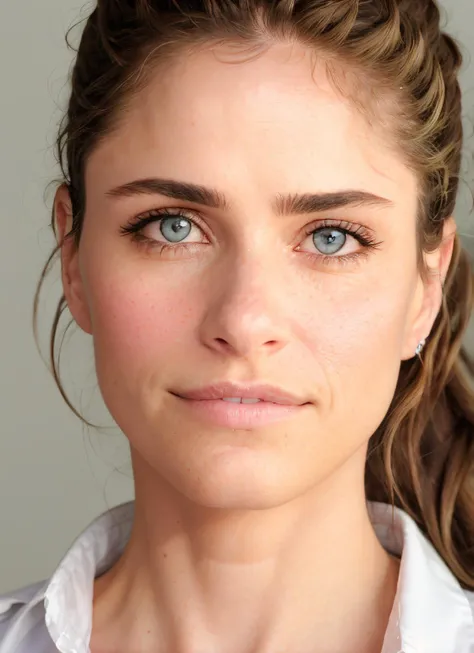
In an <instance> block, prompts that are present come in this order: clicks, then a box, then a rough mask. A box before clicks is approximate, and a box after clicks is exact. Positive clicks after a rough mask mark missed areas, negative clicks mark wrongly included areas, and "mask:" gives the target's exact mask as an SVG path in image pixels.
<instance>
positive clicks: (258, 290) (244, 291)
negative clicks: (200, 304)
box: [200, 261, 291, 359]
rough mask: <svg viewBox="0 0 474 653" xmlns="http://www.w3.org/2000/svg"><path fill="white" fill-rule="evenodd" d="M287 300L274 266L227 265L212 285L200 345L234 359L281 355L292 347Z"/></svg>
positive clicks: (257, 264)
mask: <svg viewBox="0 0 474 653" xmlns="http://www.w3.org/2000/svg"><path fill="white" fill-rule="evenodd" d="M285 297H286V299H285ZM288 297H291V294H290V293H285V291H284V289H283V287H282V283H281V276H279V275H278V273H277V271H276V270H275V266H274V265H265V264H264V263H262V262H249V261H244V262H243V261H240V262H239V263H235V264H232V265H227V266H226V269H225V270H221V272H220V273H219V274H216V273H214V274H213V277H212V281H211V283H210V285H209V294H208V295H207V301H206V309H205V311H204V316H203V320H202V322H201V328H200V338H201V341H202V342H203V343H204V345H205V346H206V347H207V348H209V349H212V350H214V351H215V352H217V353H219V354H221V355H225V356H232V357H235V358H246V359H249V358H252V357H255V356H256V355H259V354H266V355H271V354H275V353H277V352H278V351H280V350H281V349H283V348H284V347H285V346H287V344H288V343H289V342H290V328H289V316H290V315H291V307H290V306H288ZM285 315H286V317H285Z"/></svg>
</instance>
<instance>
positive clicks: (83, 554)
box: [0, 502, 474, 653]
mask: <svg viewBox="0 0 474 653" xmlns="http://www.w3.org/2000/svg"><path fill="white" fill-rule="evenodd" d="M369 513H370V516H371V520H372V524H373V526H374V529H375V532H376V533H377V536H378V538H379V540H380V542H381V543H382V545H383V546H384V547H385V549H386V550H387V551H389V552H390V553H392V554H394V555H397V556H399V557H401V564H400V577H399V581H398V589H397V594H396V598H395V602H394V606H393V610H392V613H391V616H390V620H389V624H388V628H387V632H386V635H385V640H384V645H383V650H382V652H381V653H474V616H473V610H474V594H473V593H471V592H466V591H463V589H462V588H461V587H460V585H459V583H458V582H457V580H456V579H455V577H454V576H453V574H452V573H451V572H450V570H449V569H448V567H447V566H446V565H445V563H444V562H443V561H442V559H441V558H440V557H439V555H438V554H437V553H436V551H435V550H434V548H433V546H432V545H431V544H430V543H429V542H428V541H427V540H426V538H425V537H424V536H423V534H422V533H421V531H420V530H419V529H418V527H417V526H416V524H415V523H414V521H413V520H412V519H411V518H410V517H408V515H406V514H405V513H404V512H402V511H401V510H397V509H395V510H394V511H392V508H391V506H387V505H385V504H381V503H370V504H369ZM133 515H134V503H133V502H130V503H126V504H123V505H121V506H118V507H116V508H113V509H112V510H110V511H108V512H106V513H104V514H103V515H101V516H100V517H98V518H97V519H96V520H95V521H94V522H93V523H92V524H91V525H90V526H89V527H88V528H86V529H85V531H84V532H83V533H82V535H80V536H79V537H78V538H77V540H76V541H75V543H74V544H73V546H72V547H71V548H70V550H69V552H68V553H67V554H66V556H65V557H64V559H63V560H62V562H61V564H60V565H59V567H58V568H57V570H56V571H55V573H54V574H53V576H52V578H51V579H49V580H48V581H45V582H43V583H37V584H36V585H31V586H29V587H26V588H24V589H22V590H19V591H17V592H13V593H11V594H9V595H7V596H2V597H0V653H57V651H60V652H61V653H90V651H89V641H90V635H91V630H92V598H93V587H94V578H95V577H97V576H99V575H100V574H102V573H103V572H105V571H106V570H107V569H109V568H110V567H111V566H112V565H113V564H114V562H115V561H116V560H117V559H118V558H119V557H120V555H121V553H122V552H123V549H124V547H125V544H126V542H127V541H128V538H129V536H130V532H131V526H132V521H133ZM392 517H393V519H392Z"/></svg>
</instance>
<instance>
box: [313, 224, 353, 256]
mask: <svg viewBox="0 0 474 653" xmlns="http://www.w3.org/2000/svg"><path fill="white" fill-rule="evenodd" d="M313 241H314V244H315V246H316V249H318V250H319V251H320V252H321V253H322V254H335V253H336V252H338V251H339V250H340V249H341V248H342V247H343V246H344V244H345V242H346V234H345V233H344V232H343V231H340V230H338V229H332V228H331V227H326V228H324V229H319V230H318V231H316V232H315V233H314V234H313Z"/></svg>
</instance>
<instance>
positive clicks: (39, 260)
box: [0, 0, 474, 593]
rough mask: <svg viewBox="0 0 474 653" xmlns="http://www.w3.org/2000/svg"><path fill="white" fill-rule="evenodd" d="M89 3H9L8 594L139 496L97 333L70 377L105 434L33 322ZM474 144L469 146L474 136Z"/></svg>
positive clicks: (4, 111) (0, 66)
mask: <svg viewBox="0 0 474 653" xmlns="http://www.w3.org/2000/svg"><path fill="white" fill-rule="evenodd" d="M444 6H445V8H446V10H447V17H448V28H449V30H450V31H451V33H452V34H453V35H454V36H455V37H456V38H457V39H459V40H460V41H461V43H462V44H463V46H464V49H465V50H466V51H467V50H469V49H471V52H472V50H473V49H474V3H473V2H472V0H445V2H444ZM90 7H91V3H87V4H84V3H83V2H81V1H80V0H42V2H38V0H23V2H13V1H12V0H10V1H8V0H1V2H0V79H1V91H0V117H1V123H0V173H1V174H0V197H1V213H0V226H1V231H0V278H1V279H2V282H1V284H0V316H1V321H0V352H1V359H0V360H1V366H0V390H1V392H0V416H1V437H0V593H1V592H5V591H7V590H10V589H13V588H16V587H21V586H23V585H27V584H30V583H32V582H35V581H37V580H41V579H43V578H47V577H48V576H49V575H50V574H51V573H52V571H53V570H54V568H55V567H56V565H57V564H58V562H59V560H60V559H61V557H62V555H63V554H64V552H65V551H66V550H67V548H68V547H69V546H70V544H71V542H72V541H73V539H74V538H75V537H76V536H77V534H78V533H79V532H80V531H81V530H82V528H83V527H84V526H86V525H87V524H88V523H89V522H90V521H91V520H92V519H93V518H94V517H95V516H97V515H98V514H99V513H101V512H103V511H104V510H106V509H107V508H109V507H111V506H113V505H116V504H118V503H121V502H122V501H126V500H129V499H131V498H132V497H133V483H132V475H131V470H130V464H129V458H128V449H127V446H126V441H125V438H124V436H123V435H122V434H121V433H120V431H119V430H118V428H116V427H114V426H113V423H112V420H111V418H110V416H108V414H107V413H106V411H105V409H104V407H103V405H102V402H101V399H100V396H99V393H98V390H97V387H96V382H95V378H94V366H93V354H92V346H91V340H90V338H89V337H88V336H85V335H84V334H82V333H81V332H79V331H74V330H72V331H71V332H70V333H71V335H70V336H69V337H68V338H67V339H66V343H65V348H64V356H63V359H64V360H63V378H64V379H65V381H66V387H67V389H68V391H69V392H70V394H71V397H72V399H73V401H74V402H75V405H76V406H80V407H81V409H82V410H83V411H84V412H85V414H86V416H87V417H88V418H89V419H91V421H93V422H95V423H97V424H101V425H103V426H104V428H103V429H101V431H100V432H97V431H94V430H87V429H85V428H83V427H82V425H81V424H80V422H79V421H78V420H77V419H76V418H75V417H74V416H73V415H72V414H71V413H70V412H69V409H68V408H67V407H66V405H65V404H64V403H63V400H62V398H61V397H60V395H59V392H58V391H57V390H56V387H55V385H54V383H53V380H52V377H51V376H50V374H49V372H48V370H47V369H46V367H45V365H44V363H43V362H42V360H41V358H40V356H39V354H38V352H37V350H36V348H35V344H34V340H33V335H32V328H31V307H32V298H33V294H34V291H35V287H36V283H37V280H38V277H39V274H40V270H41V268H42V266H43V264H44V262H45V261H46V258H47V256H48V255H49V252H50V250H51V248H52V246H53V239H52V235H51V233H50V230H49V227H48V224H49V221H50V208H51V203H52V198H53V192H54V186H50V187H49V189H48V188H47V186H48V184H49V183H50V182H51V181H52V180H53V179H55V178H56V177H57V175H58V170H57V168H56V165H55V162H54V157H53V151H52V145H53V142H54V138H55V133H56V127H57V123H58V120H59V119H60V118H61V115H62V113H61V112H62V109H63V108H64V106H65V101H66V97H67V74H68V69H69V66H70V63H71V57H72V54H71V53H70V52H69V51H68V50H67V49H66V46H65V43H64V38H63V37H64V34H65V32H66V30H67V28H68V27H69V26H70V25H72V24H73V23H74V22H76V20H77V19H78V18H80V17H81V16H85V15H86V14H87V13H88V12H89V10H90ZM76 33H77V32H76ZM466 55H467V60H466V64H465V67H464V70H463V74H462V84H463V88H464V91H465V112H466V115H467V116H468V117H469V118H470V121H472V118H473V113H474V111H473V108H474V66H473V65H472V64H471V62H470V60H469V59H470V58H469V54H468V53H467V52H466ZM470 121H469V120H467V121H466V129H467V130H469V133H470V132H471V131H472V122H470ZM467 145H468V148H469V149H470V150H471V153H472V148H473V146H474V138H470V139H469V141H468V143H467ZM471 157H472V154H469V152H467V156H466V166H465V169H464V171H463V176H464V179H465V180H466V181H468V182H469V183H470V184H471V187H473V188H474V169H473V166H472V163H471V164H469V165H468V160H469V159H470V158H471ZM469 209H470V196H469V194H468V192H467V188H466V187H464V188H463V190H462V192H461V197H460V201H459V204H458V211H457V219H458V224H459V229H460V231H461V233H463V234H465V240H466V245H467V246H468V247H469V248H470V251H471V252H473V253H474V214H471V215H470V216H469ZM471 234H473V235H471ZM471 243H472V245H471ZM59 292H60V269H59V265H57V266H56V268H55V270H54V272H53V273H52V274H51V275H50V278H49V281H48V283H47V284H46V287H45V291H44V293H43V300H42V310H41V315H42V318H43V319H42V321H41V329H40V335H41V342H42V345H43V348H44V349H43V351H45V352H47V345H48V326H49V324H50V318H51V316H52V311H53V310H54V305H55V301H56V300H57V298H58V297H59ZM471 339H472V336H471V335H470V336H469V340H471ZM473 342H474V340H473Z"/></svg>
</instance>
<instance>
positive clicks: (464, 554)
mask: <svg viewBox="0 0 474 653" xmlns="http://www.w3.org/2000/svg"><path fill="white" fill-rule="evenodd" d="M226 39H233V40H235V39H238V40H240V41H242V42H246V43H248V44H249V45H250V46H252V45H259V44H260V45H262V44H263V45H264V44H265V43H267V44H271V42H272V41H275V40H276V39H290V40H294V41H295V42H299V43H302V44H305V45H307V46H308V47H312V48H314V49H315V50H317V51H318V52H319V53H321V54H323V55H324V56H325V61H326V62H327V65H328V69H330V70H332V73H333V77H334V79H335V80H336V79H337V77H338V70H339V73H340V72H341V70H342V67H341V66H339V67H338V64H340V63H344V64H345V66H344V69H346V70H347V69H350V70H352V71H354V74H355V76H356V79H357V78H358V79H359V88H362V87H364V88H374V89H376V90H377V92H376V93H373V94H372V100H373V103H372V102H370V101H369V100H370V99H371V98H370V97H369V95H370V94H368V95H367V97H366V100H367V103H366V106H364V103H362V108H363V109H365V108H367V110H368V107H369V104H376V103H377V101H378V99H379V98H383V97H384V96H386V95H387V94H391V97H392V99H393V98H395V99H396V102H392V103H391V106H392V107H395V108H394V109H393V110H394V116H393V119H392V120H391V121H390V124H391V130H392V133H393V135H394V136H395V139H396V142H397V144H398V145H399V148H400V150H401V151H402V152H403V154H404V156H405V158H406V161H407V164H408V165H410V166H411V167H412V169H413V170H414V171H416V173H417V175H418V178H419V183H420V203H419V204H420V205H419V216H418V225H419V228H418V234H419V236H418V239H419V252H420V257H419V258H420V270H421V271H422V273H423V274H426V273H427V272H428V271H427V270H426V269H424V267H423V259H422V256H421V253H422V252H423V250H424V251H429V250H433V249H434V248H436V247H438V246H439V244H440V241H441V238H442V230H443V223H444V221H445V220H446V219H447V218H448V217H449V216H451V215H452V214H453V211H454V205H455V200H456V196H457V191H458V181H459V171H460V161H461V149H462V141H463V132H462V122H461V94H460V89H459V84H458V81H457V73H458V70H459V68H460V66H461V62H462V57H461V54H460V51H459V48H458V47H457V45H456V44H455V42H454V41H453V39H452V38H451V37H449V36H448V35H447V34H445V33H443V32H442V31H440V15H439V9H438V7H437V5H436V3H435V2H434V1H433V0H416V1H415V2H414V1H413V0H365V1H364V2H360V1H359V0H332V2H327V0H274V1H273V2H270V1H269V0H98V5H97V7H96V8H95V9H94V11H93V12H92V14H91V15H90V16H89V18H88V20H87V22H86V25H85V29H84V31H83V33H82V37H81V41H80V46H79V48H78V52H77V58H76V61H75V65H74V68H73V72H72V92H71V95H70V99H69V105H68V110H67V114H66V115H65V117H64V121H63V123H62V125H61V128H60V133H59V136H58V140H57V155H58V159H59V163H60V165H61V170H62V173H63V183H65V184H67V187H68V190H69V192H70V197H71V201H72V209H73V225H72V229H71V232H70V233H69V234H67V235H66V237H67V238H73V239H74V242H75V245H76V246H78V245H79V242H80V238H81V229H82V224H83V219H84V207H85V192H86V189H85V185H84V169H85V165H86V162H87V158H88V156H89V155H90V154H91V152H92V151H93V150H94V148H96V147H97V145H98V143H100V141H101V140H102V139H103V138H105V137H106V136H107V135H108V134H110V132H111V131H112V130H113V129H114V127H115V126H116V125H117V124H118V120H119V119H120V117H121V112H122V113H123V108H124V106H125V104H126V102H127V101H128V100H129V99H130V98H131V97H133V95H134V94H136V93H137V91H138V90H139V89H140V88H142V87H143V86H144V85H145V84H146V83H147V73H148V72H150V71H152V70H153V67H154V64H156V63H158V62H162V61H163V58H164V57H166V56H171V55H172V54H174V53H176V52H177V51H178V50H180V49H181V50H184V49H185V48H190V47H192V46H195V45H200V46H203V45H204V44H205V43H206V42H207V43H209V42H211V41H216V40H226ZM155 68H156V66H155ZM361 77H363V78H364V80H365V81H366V82H367V81H368V82H369V83H368V84H367V83H364V84H361V82H360V80H361ZM354 89H355V85H354ZM51 226H52V228H53V230H54V231H55V233H56V229H55V220H54V215H53V219H52V223H51ZM60 249H61V244H59V245H58V246H57V247H56V248H55V249H54V251H53V252H52V254H51V256H50V258H49V259H48V261H47V263H46V265H45V267H44V269H43V272H42V275H41V279H40V282H39V284H38V289H37V292H36V296H35V305H34V329H35V336H36V338H37V309H38V300H39V294H40V291H41V287H42V284H43V281H44V279H45V276H46V274H47V273H48V271H49V269H50V267H51V264H52V263H53V262H54V259H55V257H56V255H57V254H58V252H59V251H60ZM472 303H473V285H472V280H471V270H470V265H469V262H468V258H467V255H466V253H465V252H464V251H463V250H462V248H461V245H460V242H459V240H458V237H457V236H456V241H455V245H454V253H453V258H452V261H451V264H450V268H449V273H448V276H447V278H446V281H445V285H444V292H443V302H442V307H441V309H440V312H439V315H438V316H437V319H436V322H435V325H434V328H433V330H432V333H431V336H430V338H429V341H428V344H427V346H426V349H425V351H424V353H423V360H422V361H420V360H419V359H418V358H417V357H414V358H413V359H411V360H409V361H404V362H403V363H402V364H401V369H400V376H399V381H398V385H397V389H396V392H395V395H394V398H393V401H392V404H391V406H390V409H389V410H388V413H387V415H386V417H385V419H384V421H383V422H382V424H381V425H380V427H379V428H378V429H377V431H376V432H375V434H373V436H372V438H371V440H370V443H369V453H368V457H367V464H366V493H367V498H368V499H370V500H378V501H384V502H389V503H390V502H391V503H393V504H394V505H397V506H399V507H401V508H403V509H404V510H405V511H406V512H407V513H408V514H409V515H411V516H412V517H413V518H414V519H415V520H416V522H417V523H418V525H419V526H420V527H421V529H422V531H423V532H424V533H425V534H426V536H427V537H428V538H429V539H430V541H431V542H432V543H433V545H434V546H435V547H436V549H437V550H438V552H439V553H440V554H441V556H442V557H443V558H444V560H445V561H446V563H447V564H448V565H449V567H450V569H451V570H452V571H453V573H454V574H455V575H456V577H457V578H458V579H459V581H460V583H461V584H462V585H463V587H465V588H470V589H474V483H473V476H474V474H473V471H474V437H473V425H474V390H473V388H472V378H473V375H474V367H473V365H472V363H471V361H470V360H469V358H468V356H467V354H466V352H465V350H464V349H463V347H462V339H463V334H464V332H465V329H466V326H467V323H468V320H469V317H470V315H471V308H472ZM66 308H67V304H66V300H65V297H64V296H62V298H61V300H60V302H59V304H58V307H57V310H56V314H55V318H54V323H53V327H52V333H51V341H50V358H51V364H52V372H53V375H54V378H55V380H56V382H57V384H58V387H59V389H60V391H61V393H62V395H63V397H64V399H65V400H66V402H67V403H68V405H69V406H70V408H71V409H72V410H73V411H74V412H75V413H76V415H78V416H79V417H80V418H81V419H83V418H82V416H81V415H80V414H79V413H78V412H77V411H76V409H75V408H74V406H73V405H72V403H71V402H70V401H69V399H68V397H67V394H66V392H65V391H64V388H63V386H62V384H61V381H60V378H59V354H58V360H56V354H55V352H56V346H55V345H56V341H57V332H58V326H59V323H60V319H61V316H62V314H63V312H64V311H65V309H66ZM70 324H71V322H70V323H69V325H70ZM69 325H68V326H69ZM63 338H64V336H63ZM59 351H60V348H59ZM84 421H85V422H86V423H87V424H89V423H88V422H87V421H86V420H84ZM91 426H92V425H91Z"/></svg>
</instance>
